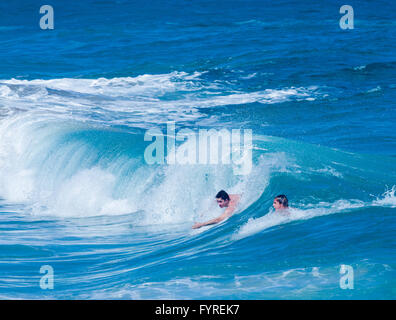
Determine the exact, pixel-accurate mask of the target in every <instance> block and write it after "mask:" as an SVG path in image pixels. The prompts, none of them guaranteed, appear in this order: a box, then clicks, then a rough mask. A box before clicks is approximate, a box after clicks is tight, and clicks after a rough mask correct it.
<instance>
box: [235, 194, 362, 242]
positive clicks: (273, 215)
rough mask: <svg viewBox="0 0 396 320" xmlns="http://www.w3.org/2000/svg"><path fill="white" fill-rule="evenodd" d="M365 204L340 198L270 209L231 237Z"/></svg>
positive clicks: (242, 236)
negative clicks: (302, 205) (275, 209)
mask: <svg viewBox="0 0 396 320" xmlns="http://www.w3.org/2000/svg"><path fill="white" fill-rule="evenodd" d="M366 205H367V204H365V203H364V202H363V201H360V200H343V199H341V200H338V201H335V202H334V203H327V202H320V203H319V204H316V205H306V206H305V207H306V209H299V208H289V209H287V210H284V211H274V210H273V209H270V211H269V212H268V213H267V214H266V215H264V216H262V217H260V218H255V219H254V218H251V219H249V220H248V222H247V223H245V224H244V225H242V226H241V227H240V228H239V230H238V231H237V232H236V233H235V234H234V235H233V239H234V240H238V239H241V238H245V237H248V236H251V235H253V234H256V233H258V232H262V231H263V230H266V229H268V228H271V227H274V226H277V225H282V224H285V223H289V222H292V221H297V220H306V219H311V218H314V217H319V216H323V215H329V214H333V213H338V212H345V211H349V210H353V209H356V208H362V207H364V206H366Z"/></svg>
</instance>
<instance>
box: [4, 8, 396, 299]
mask: <svg viewBox="0 0 396 320" xmlns="http://www.w3.org/2000/svg"><path fill="white" fill-rule="evenodd" d="M48 4H50V5H51V6H52V8H53V21H54V26H53V29H42V28H41V27H40V19H41V18H42V17H43V15H44V14H42V13H40V7H41V6H42V5H44V3H41V2H40V1H36V0H25V1H22V0H20V1H3V2H1V3H0V48H1V50H0V299H251V300H256V299H394V298H395V296H396V280H395V279H396V277H395V275H396V273H395V268H396V261H395V257H396V254H395V247H396V243H395V230H396V219H395V213H396V194H395V192H396V130H395V120H396V103H395V101H396V76H395V75H396V58H395V56H396V41H395V40H396V24H395V23H396V22H395V21H396V10H395V9H396V5H395V3H394V2H392V1H383V0H378V1H375V2H374V1H371V2H369V1H360V0H359V1H355V0H353V1H349V2H348V3H346V4H348V5H350V6H351V7H352V8H353V19H354V20H353V28H349V29H343V28H341V26H340V19H341V18H342V16H343V15H344V14H342V13H340V7H341V6H342V5H343V4H344V3H340V2H339V1H313V0H307V1H296V0H280V1H275V2H274V1H264V0H262V1H258V0H227V1H224V0H220V1H207V0H199V1H188V2H187V1H180V0H172V1H159V0H154V1H149V2H147V1H126V0H117V1H110V0H85V1H80V2H73V3H72V2H70V1H65V0H52V1H51V3H48ZM350 22H351V21H349V23H350ZM349 26H351V25H349ZM169 125H173V126H174V128H175V133H181V132H188V133H189V136H190V137H193V136H194V135H198V134H199V133H200V132H202V130H207V131H210V130H211V131H210V132H212V133H210V135H211V134H212V135H213V134H214V132H220V131H222V130H223V132H232V131H233V130H236V131H238V130H239V131H240V132H242V133H244V132H249V131H248V130H250V132H251V133H252V139H251V144H249V145H248V148H247V149H246V150H247V151H249V152H248V153H247V154H248V156H250V162H249V163H248V167H247V168H244V169H246V170H242V171H240V170H239V169H241V168H240V164H238V163H236V162H229V163H222V162H217V163H209V162H208V163H199V162H195V163H194V162H188V161H187V163H180V162H176V163H172V162H171V161H168V160H169V154H167V153H166V151H169V149H166V148H164V150H163V151H164V152H165V154H163V157H162V160H163V161H157V162H154V163H149V162H148V161H147V157H146V155H147V154H146V151H147V150H148V149H147V148H148V147H149V146H150V144H151V143H153V141H154V139H153V140H151V138H150V137H149V138H148V132H152V130H154V129H155V130H157V132H162V133H163V134H164V136H166V138H169V135H167V134H166V132H167V128H168V127H169ZM150 130H151V131H150ZM151 137H152V136H151ZM185 138H186V139H185V140H183V139H179V140H176V142H175V146H174V149H173V150H174V151H175V152H177V153H178V154H183V152H185V151H186V150H192V149H191V148H190V147H191V146H192V148H194V146H195V144H193V143H192V142H191V140H187V136H186V137H185ZM164 140H166V141H167V139H164ZM166 145H167V146H168V145H170V143H169V142H166ZM209 146H210V147H209V148H210V149H209V152H214V151H216V150H214V147H213V146H212V145H209ZM232 147H233V148H234V145H233V146H232ZM233 148H232V150H231V151H229V152H230V153H233V152H234V151H235V150H234V149H233ZM246 150H245V151H246ZM158 152H160V151H159V149H158V150H157V153H156V155H161V152H160V153H159V154H158ZM200 152H202V150H201V151H200ZM200 154H201V153H200ZM233 154H234V153H233ZM242 169H243V168H242ZM222 189H224V190H226V191H227V192H229V193H231V194H241V195H242V197H241V202H240V204H239V206H238V208H237V211H236V212H235V213H234V214H233V215H232V216H231V217H230V218H229V219H228V220H226V221H224V222H222V223H219V224H215V225H212V226H209V227H203V228H200V229H192V226H193V224H194V222H197V221H198V222H203V221H206V220H209V219H212V218H215V217H217V216H218V215H220V214H221V213H222V210H221V209H220V208H218V206H217V205H216V202H215V195H216V193H217V192H218V191H219V190H222ZM278 194H286V195H287V197H288V199H289V204H290V210H289V211H290V212H289V214H287V215H282V214H279V212H278V211H274V209H273V207H272V203H273V199H274V197H275V196H276V195H278Z"/></svg>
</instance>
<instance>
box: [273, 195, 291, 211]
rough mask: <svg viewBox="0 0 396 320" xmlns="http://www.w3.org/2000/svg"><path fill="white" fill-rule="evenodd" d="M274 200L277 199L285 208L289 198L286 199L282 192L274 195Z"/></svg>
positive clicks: (287, 205)
mask: <svg viewBox="0 0 396 320" xmlns="http://www.w3.org/2000/svg"><path fill="white" fill-rule="evenodd" d="M275 200H276V201H278V203H280V204H281V205H282V206H284V207H285V208H287V207H289V200H287V197H286V196H285V195H284V194H280V195H278V196H276V197H275Z"/></svg>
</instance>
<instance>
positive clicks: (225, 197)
mask: <svg viewBox="0 0 396 320" xmlns="http://www.w3.org/2000/svg"><path fill="white" fill-rule="evenodd" d="M216 198H220V199H223V200H230V196H229V195H228V193H227V192H225V191H224V190H221V191H219V192H218V193H217V194H216Z"/></svg>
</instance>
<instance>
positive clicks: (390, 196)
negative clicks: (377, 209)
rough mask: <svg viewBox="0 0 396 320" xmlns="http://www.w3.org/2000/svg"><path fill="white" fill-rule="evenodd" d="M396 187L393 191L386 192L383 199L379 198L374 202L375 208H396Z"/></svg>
mask: <svg viewBox="0 0 396 320" xmlns="http://www.w3.org/2000/svg"><path fill="white" fill-rule="evenodd" d="M395 193H396V185H395V186H393V187H392V188H391V189H389V190H386V191H385V192H384V193H383V194H382V198H377V199H376V200H374V201H373V203H372V204H373V206H383V207H388V206H389V207H392V208H396V194H395Z"/></svg>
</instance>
